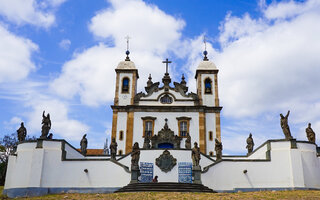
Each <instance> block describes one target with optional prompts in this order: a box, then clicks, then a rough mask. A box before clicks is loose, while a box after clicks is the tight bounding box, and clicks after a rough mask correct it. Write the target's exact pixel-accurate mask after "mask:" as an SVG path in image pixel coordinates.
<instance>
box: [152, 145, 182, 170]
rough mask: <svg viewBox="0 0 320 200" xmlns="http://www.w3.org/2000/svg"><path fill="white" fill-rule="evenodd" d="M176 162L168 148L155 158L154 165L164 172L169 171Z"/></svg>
mask: <svg viewBox="0 0 320 200" xmlns="http://www.w3.org/2000/svg"><path fill="white" fill-rule="evenodd" d="M176 164H177V159H176V158H174V157H173V156H172V155H171V154H170V152H169V151H168V150H164V151H163V153H162V154H161V155H160V156H159V157H158V158H157V159H156V165H157V166H158V167H159V168H160V169H161V170H162V171H164V172H166V173H167V172H169V171H171V170H172V168H173V167H174V166H175V165H176Z"/></svg>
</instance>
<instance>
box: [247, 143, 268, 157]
mask: <svg viewBox="0 0 320 200" xmlns="http://www.w3.org/2000/svg"><path fill="white" fill-rule="evenodd" d="M267 150H268V146H267V145H263V146H262V147H261V148H259V149H258V150H257V151H255V152H254V153H253V154H251V155H250V156H249V158H250V159H265V158H266V152H267Z"/></svg>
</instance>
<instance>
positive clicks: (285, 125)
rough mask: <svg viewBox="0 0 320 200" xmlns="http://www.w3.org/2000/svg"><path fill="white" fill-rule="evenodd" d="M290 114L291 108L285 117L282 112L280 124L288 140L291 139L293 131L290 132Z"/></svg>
mask: <svg viewBox="0 0 320 200" xmlns="http://www.w3.org/2000/svg"><path fill="white" fill-rule="evenodd" d="M289 114H290V110H288V113H287V115H286V116H285V117H284V116H283V115H282V114H280V117H281V119H280V125H281V128H282V131H283V134H284V136H285V137H286V140H291V139H292V136H291V132H290V128H289V125H288V117H289Z"/></svg>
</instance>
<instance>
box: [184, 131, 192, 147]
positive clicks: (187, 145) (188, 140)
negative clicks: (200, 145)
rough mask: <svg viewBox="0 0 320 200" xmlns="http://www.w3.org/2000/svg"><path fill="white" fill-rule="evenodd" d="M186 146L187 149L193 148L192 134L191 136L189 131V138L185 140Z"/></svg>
mask: <svg viewBox="0 0 320 200" xmlns="http://www.w3.org/2000/svg"><path fill="white" fill-rule="evenodd" d="M185 148H186V149H191V136H190V134H189V133H188V134H187V139H186V141H185Z"/></svg>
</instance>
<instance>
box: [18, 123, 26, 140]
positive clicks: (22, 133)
mask: <svg viewBox="0 0 320 200" xmlns="http://www.w3.org/2000/svg"><path fill="white" fill-rule="evenodd" d="M17 134H18V140H19V142H22V141H24V140H25V139H26V136H27V129H26V127H24V124H23V122H21V126H20V128H19V129H18V130H17Z"/></svg>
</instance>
